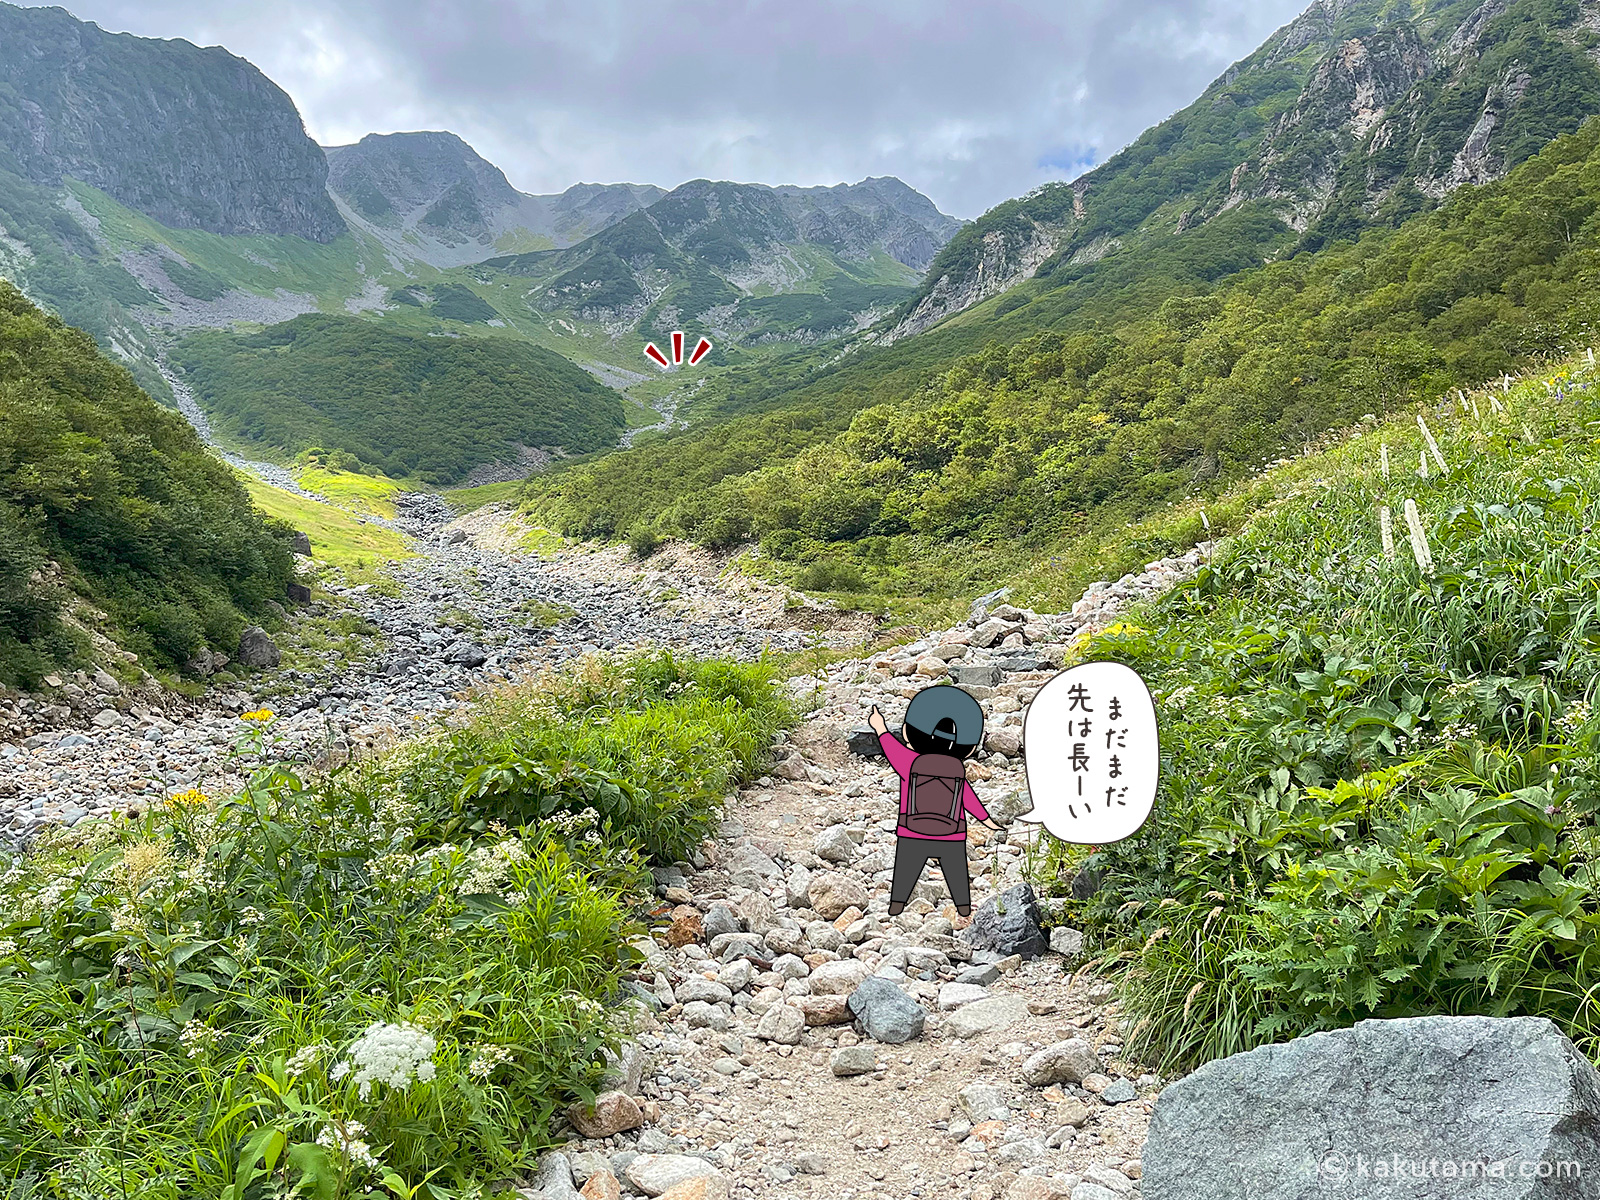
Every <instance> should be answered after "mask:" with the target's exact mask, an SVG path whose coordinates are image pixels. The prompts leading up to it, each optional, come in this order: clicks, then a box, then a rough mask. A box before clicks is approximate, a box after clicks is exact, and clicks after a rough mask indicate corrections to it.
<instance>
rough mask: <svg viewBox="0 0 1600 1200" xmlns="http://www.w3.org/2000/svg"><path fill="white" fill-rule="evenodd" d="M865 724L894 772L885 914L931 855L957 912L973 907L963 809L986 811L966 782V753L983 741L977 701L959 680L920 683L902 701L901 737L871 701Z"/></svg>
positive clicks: (896, 908)
mask: <svg viewBox="0 0 1600 1200" xmlns="http://www.w3.org/2000/svg"><path fill="white" fill-rule="evenodd" d="M867 724H868V725H870V726H872V729H873V732H875V733H876V734H877V735H878V744H879V745H880V746H881V747H883V753H884V757H886V758H887V759H888V760H889V765H890V766H891V767H893V768H894V770H895V774H897V775H899V776H900V824H899V826H898V827H897V828H896V829H895V850H894V881H893V883H891V884H890V886H889V915H890V916H897V915H898V914H899V913H900V912H901V910H903V909H904V908H905V906H906V901H907V900H909V899H910V898H911V889H912V888H914V887H916V886H917V878H918V877H919V876H920V875H921V874H922V868H923V867H924V866H926V865H927V862H928V860H929V859H930V858H937V859H938V860H939V868H940V870H941V871H943V872H944V880H945V886H947V887H948V888H949V889H950V897H951V899H953V900H954V901H955V902H956V911H957V912H959V913H960V914H961V915H962V916H963V917H966V916H970V915H971V914H972V886H971V884H970V882H969V881H968V877H967V814H968V813H971V814H972V815H973V816H974V817H975V818H977V819H978V820H979V821H983V822H987V821H988V819H989V814H988V812H987V811H986V810H985V809H984V807H983V805H982V803H980V802H979V800H978V794H977V793H976V792H974V791H973V790H972V785H971V784H970V783H968V782H967V772H966V767H965V765H964V763H963V760H964V759H968V758H971V757H972V756H973V755H974V754H976V753H977V752H978V745H979V743H981V742H982V741H983V708H982V707H981V706H980V705H979V704H978V702H977V700H975V699H974V698H973V697H972V696H971V695H969V694H968V693H966V692H964V691H962V690H961V689H960V688H958V687H949V686H947V685H940V686H937V687H929V688H924V689H923V690H922V691H920V692H918V693H917V694H916V695H915V696H913V697H912V699H911V704H910V705H909V706H908V707H907V708H906V723H905V728H904V731H903V732H904V734H905V741H904V742H902V741H901V740H900V739H899V738H897V737H895V736H894V734H892V733H890V732H889V723H888V722H887V721H885V720H884V719H883V714H882V713H881V712H879V711H878V708H877V706H876V705H874V706H873V709H872V712H871V714H870V715H869V716H868V717H867Z"/></svg>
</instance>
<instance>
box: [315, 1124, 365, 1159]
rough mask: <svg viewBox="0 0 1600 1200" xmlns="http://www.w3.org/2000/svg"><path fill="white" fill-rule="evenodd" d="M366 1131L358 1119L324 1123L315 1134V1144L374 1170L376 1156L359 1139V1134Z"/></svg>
mask: <svg viewBox="0 0 1600 1200" xmlns="http://www.w3.org/2000/svg"><path fill="white" fill-rule="evenodd" d="M366 1131H367V1127H366V1126H365V1125H363V1124H362V1123H361V1122H360V1121H340V1122H337V1123H336V1124H333V1125H324V1126H323V1127H322V1131H321V1132H320V1133H318V1134H317V1145H319V1146H325V1147H327V1148H328V1149H329V1150H337V1151H338V1152H339V1153H340V1154H342V1155H344V1158H345V1161H346V1162H348V1163H351V1164H354V1165H356V1166H362V1167H371V1168H372V1169H374V1170H376V1169H377V1167H378V1159H377V1156H376V1155H374V1154H373V1153H372V1147H371V1146H369V1145H367V1143H366V1142H364V1141H362V1140H361V1135H362V1134H363V1133H365V1132H366Z"/></svg>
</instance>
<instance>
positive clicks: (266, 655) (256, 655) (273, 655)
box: [237, 625, 279, 667]
mask: <svg viewBox="0 0 1600 1200" xmlns="http://www.w3.org/2000/svg"><path fill="white" fill-rule="evenodd" d="M237 657H238V660H239V662H240V664H242V665H243V666H246V667H275V666H277V665H278V660H279V654H278V644H277V643H276V642H274V641H273V640H272V638H271V637H270V636H269V635H268V634H267V631H266V630H265V629H263V628H261V626H259V625H250V626H247V627H246V628H245V631H244V632H243V633H241V634H240V635H239V653H238V656H237Z"/></svg>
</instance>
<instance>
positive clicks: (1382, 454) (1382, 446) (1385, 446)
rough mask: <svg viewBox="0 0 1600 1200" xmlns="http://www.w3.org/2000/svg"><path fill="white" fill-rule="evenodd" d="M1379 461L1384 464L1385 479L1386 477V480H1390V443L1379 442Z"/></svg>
mask: <svg viewBox="0 0 1600 1200" xmlns="http://www.w3.org/2000/svg"><path fill="white" fill-rule="evenodd" d="M1378 460H1379V462H1381V463H1382V464H1383V477H1384V479H1388V478H1389V443H1388V442H1379V443H1378Z"/></svg>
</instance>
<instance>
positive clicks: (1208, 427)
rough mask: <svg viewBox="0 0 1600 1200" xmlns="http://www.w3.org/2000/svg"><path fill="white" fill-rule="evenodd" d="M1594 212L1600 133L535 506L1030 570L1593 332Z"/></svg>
mask: <svg viewBox="0 0 1600 1200" xmlns="http://www.w3.org/2000/svg"><path fill="white" fill-rule="evenodd" d="M1597 205H1600V122H1594V121H1591V122H1590V123H1588V124H1587V125H1586V126H1585V127H1584V128H1583V129H1582V130H1581V131H1580V132H1579V133H1577V134H1574V135H1571V136H1568V137H1565V138H1561V139H1558V140H1557V141H1556V142H1554V143H1552V144H1551V146H1550V147H1549V148H1547V149H1546V150H1545V151H1544V152H1543V153H1542V154H1540V155H1538V156H1537V157H1535V158H1534V159H1532V160H1530V161H1528V162H1527V163H1525V164H1523V166H1521V167H1519V168H1518V169H1517V170H1516V171H1515V172H1513V173H1512V174H1511V175H1510V176H1509V177H1508V178H1507V179H1505V180H1503V181H1501V182H1499V183H1495V184H1490V185H1486V186H1483V187H1481V188H1467V189H1463V190H1462V191H1460V192H1458V193H1457V194H1456V195H1455V196H1454V197H1453V198H1452V199H1451V200H1450V201H1448V202H1447V203H1446V204H1445V205H1444V206H1442V207H1441V208H1439V209H1437V210H1435V211H1434V212H1431V213H1429V214H1425V215H1421V216H1418V217H1415V218H1413V219H1412V220H1411V221H1409V222H1407V223H1406V224H1404V225H1403V226H1401V227H1400V228H1398V229H1393V230H1391V229H1375V230H1372V231H1369V232H1368V233H1366V234H1365V235H1364V236H1363V237H1362V238H1361V239H1360V240H1359V241H1358V242H1354V243H1341V244H1339V245H1336V246H1334V247H1331V248H1329V249H1326V250H1323V251H1319V252H1317V253H1307V254H1301V255H1296V256H1294V257H1292V258H1288V259H1285V260H1283V261H1280V262H1276V263H1272V264H1270V265H1267V266H1265V267H1262V268H1259V269H1257V270H1254V271H1249V272H1245V273H1243V274H1241V275H1239V276H1236V277H1235V278H1234V279H1232V280H1230V281H1228V282H1227V283H1225V284H1223V285H1222V286H1220V287H1218V288H1217V289H1215V290H1212V291H1206V290H1204V289H1195V290H1193V291H1191V292H1190V293H1189V294H1181V293H1180V294H1176V295H1171V296H1169V297H1168V298H1167V299H1166V300H1165V301H1164V303H1162V304H1161V305H1160V307H1159V308H1157V309H1156V311H1154V312H1153V313H1151V314H1149V315H1146V316H1142V317H1139V318H1137V319H1134V320H1129V321H1124V322H1121V323H1112V322H1110V321H1107V320H1104V319H1101V320H1090V321H1088V322H1086V323H1085V324H1086V325H1087V327H1082V328H1079V329H1078V330H1076V331H1061V332H1048V333H1040V334H1036V335H1034V336H1032V337H1029V338H1024V339H1022V340H1021V341H1018V342H1016V343H1014V344H1011V345H1003V344H995V345H991V346H989V347H988V348H987V349H985V350H983V351H982V352H980V353H978V354H975V355H971V356H969V357H967V358H965V359H963V360H961V361H960V362H959V363H958V364H956V365H955V366H954V367H952V368H951V369H949V370H948V371H946V372H944V373H943V374H942V375H940V376H938V377H936V378H935V379H934V381H933V382H931V383H930V384H928V385H926V386H924V387H923V388H922V389H921V390H919V391H917V392H915V393H914V394H912V395H911V396H910V397H909V398H906V399H901V400H896V401H894V402H892V403H885V404H877V405H872V406H870V407H865V408H863V409H862V410H861V411H860V412H858V413H857V414H856V415H855V416H854V418H853V420H851V422H850V424H849V427H848V428H847V429H844V430H842V431H838V432H834V431H832V430H830V429H829V424H830V422H832V421H835V420H837V418H838V415H839V414H838V413H837V412H836V411H835V410H834V409H833V408H830V407H829V404H828V401H827V399H826V398H824V399H823V400H821V401H819V402H818V403H816V404H815V405H813V406H810V407H790V408H786V409H782V410H780V411H777V412H774V413H770V414H763V415H760V416H753V417H748V418H742V419H736V420H733V421H729V422H725V423H722V424H719V425H716V426H714V427H710V428H706V429H703V430H690V431H688V432H687V433H685V434H682V435H679V436H678V437H675V438H671V439H667V440H664V441H662V442H659V443H657V444H654V445H651V446H647V447H642V448H640V449H638V450H635V451H631V452H628V453H625V454H618V455H614V456H612V457H610V458H608V459H606V460H604V461H601V462H595V463H590V464H584V465H581V466H579V467H576V468H573V469H570V470H567V471H564V472H557V473H556V474H554V475H552V476H551V477H548V478H546V479H543V480H536V481H533V482H531V483H530V485H529V502H530V503H531V504H532V505H533V506H535V507H537V508H538V509H539V510H541V511H542V512H543V513H544V515H545V516H546V517H547V518H549V519H550V520H552V521H553V522H555V524H556V525H557V527H559V528H561V529H563V530H564V531H566V532H569V533H582V534H588V535H598V536H614V535H620V534H622V533H625V532H627V531H629V530H631V529H633V528H635V527H636V526H638V525H639V524H641V523H649V524H651V525H652V526H653V527H655V528H656V529H658V530H660V531H662V532H668V533H676V534H680V535H683V536H688V537H691V538H695V539H697V540H699V541H702V542H707V543H712V544H731V543H733V542H737V541H740V540H743V539H745V538H750V537H758V538H761V539H762V542H763V546H764V548H766V549H767V550H768V551H769V552H771V553H773V554H775V555H777V556H778V557H780V558H789V559H793V560H795V561H814V560H815V559H816V558H817V557H819V556H833V555H839V554H845V555H853V556H856V557H857V558H860V559H862V561H863V562H864V563H870V562H871V561H872V560H874V559H876V560H879V561H882V562H887V563H889V564H891V565H892V564H894V563H896V562H905V561H909V559H908V556H909V558H915V556H916V555H917V554H919V553H921V551H919V550H917V549H916V548H915V546H916V543H917V542H918V539H921V541H922V544H923V545H929V544H932V545H941V544H945V543H950V542H961V541H967V542H972V543H982V544H986V545H991V546H992V545H1006V546H1009V547H1012V548H1013V549H1015V551H1016V552H1017V553H1021V554H1027V555H1029V556H1037V555H1038V554H1039V553H1041V552H1043V551H1046V550H1047V549H1048V548H1050V547H1053V546H1055V545H1057V544H1059V543H1061V542H1062V541H1063V540H1065V539H1068V538H1071V537H1073V536H1075V535H1078V534H1081V533H1083V532H1084V531H1085V530H1086V529H1087V528H1089V527H1091V526H1092V525H1094V524H1095V523H1096V522H1097V521H1100V520H1104V519H1109V518H1110V516H1111V515H1112V514H1115V519H1116V520H1117V521H1121V520H1122V519H1124V516H1126V515H1128V513H1129V512H1130V511H1147V510H1148V509H1149V508H1151V507H1152V506H1154V505H1156V504H1158V503H1161V502H1164V501H1166V500H1168V499H1173V498H1177V497H1180V496H1185V495H1189V494H1193V493H1195V492H1196V491H1199V492H1202V493H1203V492H1205V491H1207V490H1212V489H1214V488H1216V487H1218V486H1220V485H1221V484H1222V483H1224V482H1226V481H1227V480H1230V479H1233V478H1238V477H1240V476H1241V475H1243V474H1247V473H1248V472H1249V471H1250V470H1251V469H1253V468H1254V467H1255V466H1257V465H1259V464H1260V463H1261V462H1263V461H1264V460H1266V459H1269V458H1272V457H1274V456H1275V455H1276V454H1277V453H1279V451H1280V450H1281V449H1282V448H1284V447H1285V446H1290V447H1295V448H1298V447H1299V446H1301V445H1303V444H1304V443H1305V442H1306V441H1308V440H1309V439H1311V438H1312V437H1314V436H1315V435H1316V434H1317V433H1319V432H1320V431H1322V430H1324V429H1326V428H1328V427H1329V426H1330V425H1333V424H1335V423H1338V422H1340V421H1342V420H1346V419H1348V418H1350V417H1352V416H1359V415H1360V414H1362V413H1364V412H1368V411H1380V410H1383V409H1385V408H1388V407H1392V406H1394V405H1396V404H1399V403H1402V402H1408V401H1411V400H1415V399H1430V398H1436V397H1438V396H1439V395H1441V394H1443V393H1444V392H1445V391H1447V390H1448V389H1449V388H1451V387H1453V386H1458V385H1462V384H1470V383H1473V382H1477V381H1480V380H1482V379H1484V378H1486V377H1488V376H1490V375H1493V374H1495V373H1497V372H1499V371H1502V370H1506V369H1509V368H1511V367H1513V366H1515V365H1517V364H1520V363H1524V362H1527V361H1530V360H1533V359H1535V358H1537V357H1539V356H1541V355H1544V354H1547V353H1551V352H1554V351H1556V350H1558V349H1560V348H1561V347H1563V346H1564V345H1567V344H1569V343H1570V342H1571V341H1572V340H1574V339H1576V338H1579V337H1582V336H1586V335H1587V333H1588V331H1589V330H1590V329H1591V327H1592V324H1593V322H1594V318H1595V316H1596V312H1595V308H1596V302H1597V296H1596V286H1595V285H1596V282H1597V274H1596V272H1597V269H1600V221H1597V219H1596V215H1595V214H1596V207H1597ZM719 472H720V474H719ZM868 573H869V574H871V572H870V571H869V572H868ZM943 578H944V580H946V581H948V583H949V586H953V587H960V586H961V583H962V581H961V580H960V579H959V578H955V579H951V578H950V577H949V576H944V577H943ZM966 582H970V583H974V584H976V583H979V582H984V581H983V580H978V579H972V580H968V581H966Z"/></svg>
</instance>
